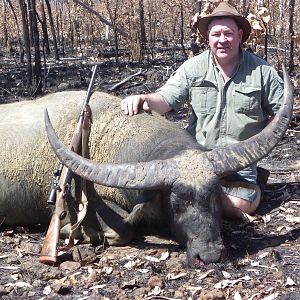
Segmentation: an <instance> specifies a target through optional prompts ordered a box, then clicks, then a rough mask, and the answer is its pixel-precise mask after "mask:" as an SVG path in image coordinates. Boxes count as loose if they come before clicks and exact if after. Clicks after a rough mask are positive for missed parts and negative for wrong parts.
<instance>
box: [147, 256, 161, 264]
mask: <svg viewBox="0 0 300 300" xmlns="http://www.w3.org/2000/svg"><path fill="white" fill-rule="evenodd" d="M145 259H147V260H149V261H151V262H156V263H158V262H160V259H158V258H157V257H154V256H149V255H146V256H145Z"/></svg>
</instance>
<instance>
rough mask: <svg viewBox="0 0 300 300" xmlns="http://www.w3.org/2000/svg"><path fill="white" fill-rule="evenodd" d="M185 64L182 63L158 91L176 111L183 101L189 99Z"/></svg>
mask: <svg viewBox="0 0 300 300" xmlns="http://www.w3.org/2000/svg"><path fill="white" fill-rule="evenodd" d="M184 65H185V64H182V65H181V66H180V67H179V68H178V69H177V70H176V71H175V72H174V73H173V75H172V76H171V77H170V78H169V79H168V81H167V82H166V83H165V84H164V85H163V86H162V87H161V88H159V89H158V90H157V91H156V92H157V93H158V94H160V95H161V96H163V97H164V99H165V101H166V102H167V103H168V104H169V105H170V106H171V107H172V109H173V110H175V111H176V112H177V111H178V110H179V108H180V106H181V105H182V103H183V102H184V101H186V100H188V95H189V88H188V80H187V77H186V72H185V66H184Z"/></svg>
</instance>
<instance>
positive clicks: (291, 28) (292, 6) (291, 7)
mask: <svg viewBox="0 0 300 300" xmlns="http://www.w3.org/2000/svg"><path fill="white" fill-rule="evenodd" d="M294 12H295V0H290V3H289V36H290V38H291V44H290V58H289V73H290V74H291V73H292V72H293V71H294V47H295V43H294V39H293V36H294Z"/></svg>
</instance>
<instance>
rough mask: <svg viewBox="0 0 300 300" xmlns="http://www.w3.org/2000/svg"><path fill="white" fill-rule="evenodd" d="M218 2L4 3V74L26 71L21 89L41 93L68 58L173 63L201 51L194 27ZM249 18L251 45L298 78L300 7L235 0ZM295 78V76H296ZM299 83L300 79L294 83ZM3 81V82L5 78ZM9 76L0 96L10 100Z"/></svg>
mask: <svg viewBox="0 0 300 300" xmlns="http://www.w3.org/2000/svg"><path fill="white" fill-rule="evenodd" d="M219 2H220V0H207V1H201V0H200V1H199V0H198V1H197V0H183V1H179V0H122V1H121V0H94V1H92V0H66V1H61V0H52V1H51V0H0V11H1V12H2V14H1V15H2V17H1V19H2V20H1V24H0V55H1V57H0V72H2V75H3V74H7V72H8V71H9V72H10V71H11V70H12V68H13V69H14V68H16V67H20V68H25V69H26V76H22V77H23V81H22V82H21V83H18V84H20V85H24V86H26V87H27V88H28V90H30V95H32V96H35V95H39V94H42V93H43V91H45V89H46V87H47V72H49V68H50V66H53V64H59V62H62V61H64V60H66V58H68V59H69V60H70V59H76V60H79V59H80V60H85V61H86V62H87V63H88V62H93V63H95V62H100V61H105V60H109V61H110V62H111V61H112V60H113V62H114V64H115V65H116V66H119V67H121V66H122V65H124V63H125V64H128V63H132V62H138V63H142V64H146V65H147V64H148V65H149V64H151V63H152V62H153V61H155V59H157V58H160V57H162V56H163V55H166V53H167V55H168V56H169V58H171V59H172V60H173V61H176V60H177V61H178V60H184V59H186V58H187V57H188V56H190V55H192V54H195V53H197V52H199V51H200V52H201V51H202V50H203V49H205V48H206V43H205V41H204V40H203V39H201V37H199V36H198V32H197V30H196V28H195V23H196V20H197V16H199V15H204V14H207V13H210V12H211V11H212V10H213V8H214V7H215V6H216V5H217V4H218V3H219ZM229 2H231V3H232V4H234V5H235V6H236V7H237V9H238V10H239V11H240V12H241V13H242V14H243V15H244V16H247V17H248V19H249V21H250V22H251V25H252V28H253V32H252V35H251V37H250V39H249V40H248V43H247V45H245V47H249V48H250V47H251V49H252V50H253V51H254V52H256V53H258V54H259V55H261V56H263V57H264V58H265V59H267V60H269V61H270V62H271V63H272V64H273V65H274V66H275V67H276V68H278V69H280V65H281V63H285V64H286V65H287V66H288V67H289V72H290V74H291V75H295V72H296V71H297V70H296V71H295V67H297V66H298V60H299V45H300V38H299V28H300V24H299V23H300V16H299V9H300V7H299V6H300V4H299V1H298V2H297V3H296V1H295V0H267V1H257V0H251V1H246V0H240V1H229ZM296 77H297V76H296ZM296 77H295V78H296ZM2 78H3V77H2ZM5 82H6V81H5V78H4V79H2V81H1V79H0V92H1V93H2V94H5V93H7V92H8V90H6V89H5Z"/></svg>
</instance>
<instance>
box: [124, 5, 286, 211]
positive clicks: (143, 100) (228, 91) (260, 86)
mask: <svg viewBox="0 0 300 300" xmlns="http://www.w3.org/2000/svg"><path fill="white" fill-rule="evenodd" d="M198 28H199V31H200V33H201V34H202V36H203V37H205V38H206V39H208V43H209V48H210V49H209V50H207V51H205V52H203V53H201V54H199V55H197V56H195V57H193V58H191V59H189V60H187V61H186V62H185V63H183V64H182V65H181V66H180V67H179V68H178V70H177V71H176V72H175V74H174V75H173V76H172V77H171V78H170V79H169V80H168V81H167V83H166V84H165V85H164V86H163V87H161V88H160V89H159V90H158V91H157V92H155V93H152V94H146V95H135V96H130V97H127V98H125V99H123V100H122V101H121V108H122V109H123V110H124V112H125V113H126V114H128V115H129V116H132V115H134V114H137V113H138V111H139V110H140V109H143V110H154V111H156V112H158V113H160V114H164V113H166V112H168V111H170V110H172V109H173V110H175V111H178V109H179V107H180V105H181V104H182V103H183V102H185V101H188V102H189V103H190V106H191V107H192V115H191V117H190V119H189V131H190V133H191V134H193V135H194V136H195V138H196V139H197V141H198V143H199V144H201V145H202V146H204V147H205V148H206V149H207V150H211V149H213V148H215V147H224V146H227V145H230V144H233V143H237V142H239V141H242V140H245V139H247V138H249V137H251V136H253V135H255V134H257V133H258V132H260V131H261V130H262V129H263V128H264V127H265V125H266V124H267V122H268V121H269V119H270V117H272V116H273V115H274V114H275V112H276V111H277V109H278V108H279V106H280V104H281V100H282V97H283V81H282V80H281V78H280V77H279V76H278V74H277V73H276V71H275V70H274V69H273V68H272V67H271V66H270V65H269V64H268V63H267V62H266V61H264V60H263V59H261V58H259V57H257V56H256V55H254V54H251V53H249V52H246V51H243V50H242V48H241V45H242V44H243V43H244V42H245V41H246V40H247V39H248V37H249V35H250V33H251V26H250V24H249V22H248V21H247V19H245V18H244V17H242V16H241V15H239V13H238V12H237V11H236V9H235V8H234V7H232V6H230V5H229V4H228V3H227V2H221V3H220V4H219V6H218V7H217V8H216V9H215V10H214V11H213V12H212V14H211V15H208V16H206V17H203V18H200V19H199V20H198ZM222 187H223V190H224V192H225V193H224V196H222V199H221V203H222V208H223V212H224V214H225V215H226V216H228V217H241V216H242V212H245V213H248V214H251V213H253V212H254V211H255V210H256V208H257V207H258V205H259V203H260V201H261V194H262V191H261V189H260V187H259V185H258V182H257V167H256V165H252V166H250V167H248V168H246V169H244V170H242V171H240V172H238V173H236V174H234V175H231V176H228V177H226V178H224V179H223V180H222Z"/></svg>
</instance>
